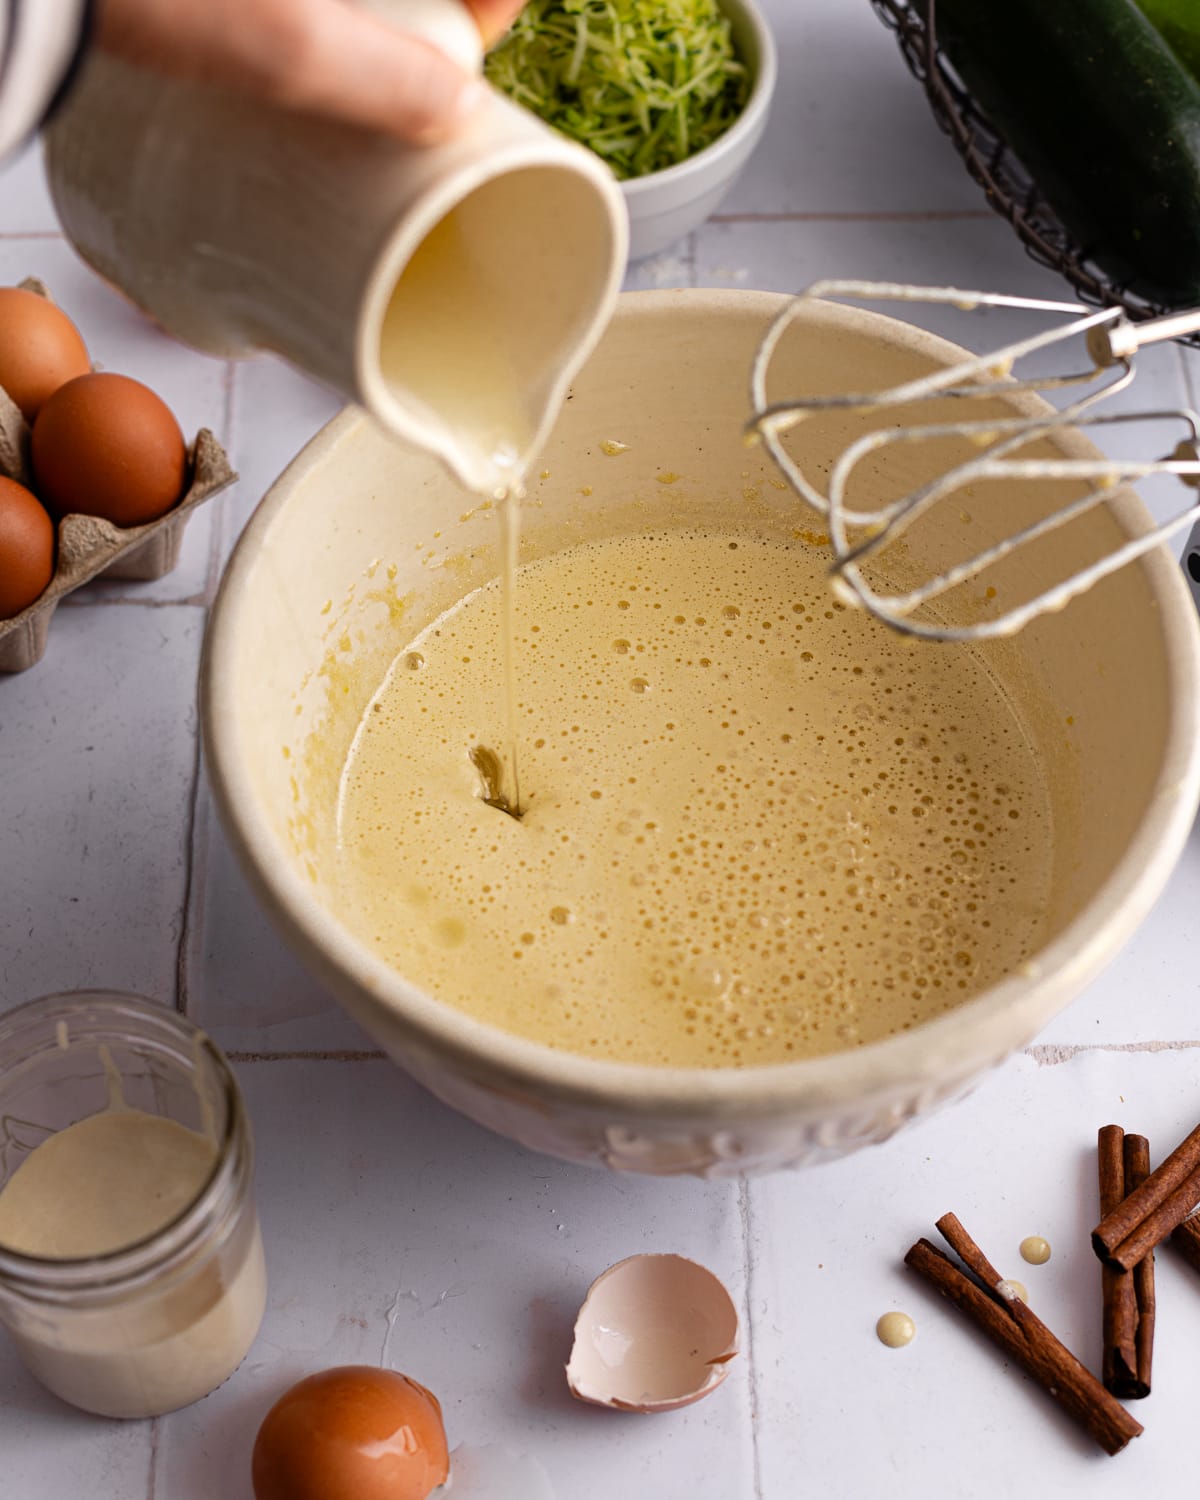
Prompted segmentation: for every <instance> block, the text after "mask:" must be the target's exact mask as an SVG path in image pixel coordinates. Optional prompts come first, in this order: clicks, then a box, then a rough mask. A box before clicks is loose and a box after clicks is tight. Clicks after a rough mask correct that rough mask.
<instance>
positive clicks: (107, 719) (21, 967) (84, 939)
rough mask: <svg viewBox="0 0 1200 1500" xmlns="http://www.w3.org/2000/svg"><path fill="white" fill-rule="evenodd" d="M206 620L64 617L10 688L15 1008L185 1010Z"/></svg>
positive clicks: (8, 809) (191, 616)
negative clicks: (181, 1003)
mask: <svg viewBox="0 0 1200 1500" xmlns="http://www.w3.org/2000/svg"><path fill="white" fill-rule="evenodd" d="M202 625H203V616H202V613H201V611H200V610H199V609H193V608H190V607H186V606H178V607H173V608H168V607H155V606H152V605H117V604H112V605H107V606H93V607H91V608H83V607H80V608H76V609H60V610H59V611H58V613H57V614H56V616H55V618H54V620H53V621H52V624H51V630H50V643H49V647H48V649H47V652H46V655H45V657H44V658H43V660H42V661H41V662H40V663H39V664H38V665H37V666H36V667H33V668H31V669H30V670H29V671H28V672H24V673H22V674H21V675H20V676H17V677H9V678H0V767H2V768H3V769H2V774H0V780H2V791H0V796H2V797H3V805H4V819H3V848H4V854H3V858H0V953H2V954H3V955H4V958H3V973H4V998H5V1001H6V1002H8V1003H12V1002H15V1001H18V1000H28V999H31V998H32V997H33V996H34V995H40V994H46V993H49V992H51V991H54V990H63V989H84V988H90V987H100V988H112V989H128V990H136V991H140V992H142V993H145V994H147V995H151V996H153V997H155V998H158V999H162V1000H168V1001H173V1000H174V996H175V970H176V959H177V948H178V943H179V938H180V934H181V931H182V923H183V909H184V901H185V897H186V892H187V882H188V829H189V821H190V817H191V795H192V786H193V781H194V778H195V761H196V710H195V701H194V699H195V674H196V666H197V663H198V661H199V653H200V633H201V628H202Z"/></svg>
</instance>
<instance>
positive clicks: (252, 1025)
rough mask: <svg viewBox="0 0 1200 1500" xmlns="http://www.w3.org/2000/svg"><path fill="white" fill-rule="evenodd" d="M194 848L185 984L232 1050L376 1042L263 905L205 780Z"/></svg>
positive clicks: (194, 1005)
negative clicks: (196, 874)
mask: <svg viewBox="0 0 1200 1500" xmlns="http://www.w3.org/2000/svg"><path fill="white" fill-rule="evenodd" d="M196 852H197V860H196V863H197V869H198V870H202V871H203V876H202V880H203V884H202V886H201V887H200V888H199V889H198V890H197V891H196V893H195V896H194V899H193V904H192V921H191V922H190V924H189V928H188V943H187V953H186V970H185V984H186V994H187V1008H188V1014H189V1015H190V1016H192V1017H193V1019H194V1020H195V1021H196V1022H197V1024H198V1025H200V1026H203V1027H204V1029H205V1031H207V1032H208V1033H209V1035H210V1036H211V1037H213V1039H214V1040H215V1041H216V1042H217V1044H218V1045H219V1046H221V1047H223V1048H225V1049H226V1050H227V1051H230V1052H253V1053H258V1052H291V1051H296V1050H309V1051H318V1052H325V1051H342V1050H346V1049H349V1050H355V1051H361V1050H363V1049H366V1050H370V1051H374V1050H376V1049H375V1043H374V1042H372V1041H371V1040H370V1038H368V1037H367V1036H365V1035H364V1033H363V1032H362V1031H360V1030H359V1028H358V1027H357V1026H356V1025H355V1023H354V1022H353V1021H352V1020H351V1019H350V1017H349V1016H347V1015H346V1014H345V1013H344V1012H343V1011H342V1010H341V1009H339V1007H338V1005H337V1003H336V1001H335V1000H334V999H333V997H332V996H331V995H330V994H329V993H328V992H327V991H326V990H325V989H324V987H323V986H322V985H321V984H320V983H319V982H318V981H317V980H316V979H315V978H314V977H313V976H312V975H311V974H310V973H309V972H308V971H307V970H306V969H305V968H304V966H303V965H302V964H301V963H300V961H299V960H298V959H297V958H295V957H294V956H293V955H292V953H291V952H290V951H289V950H288V949H287V948H286V947H285V946H284V944H283V941H282V939H281V938H280V937H279V936H278V935H277V933H276V932H275V929H274V928H273V927H272V926H271V924H270V923H269V922H268V921H267V918H266V917H265V916H264V915H263V913H262V911H261V910H260V909H259V907H258V904H257V902H256V901H255V899H254V897H253V895H252V894H251V892H250V890H249V889H248V887H247V885H246V882H245V881H244V879H243V878H242V874H241V871H240V870H239V869H238V866H237V862H236V860H235V859H234V857H233V851H232V850H231V849H230V847H229V844H228V841H227V840H226V838H225V835H224V833H223V832H222V831H221V825H220V823H219V821H218V819H217V816H216V811H215V809H214V807H213V805H212V802H211V800H210V798H209V795H208V791H207V787H206V786H205V785H204V784H203V782H202V784H201V794H200V798H199V799H198V802H197V808H196Z"/></svg>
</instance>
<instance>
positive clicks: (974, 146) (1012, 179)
mask: <svg viewBox="0 0 1200 1500" xmlns="http://www.w3.org/2000/svg"><path fill="white" fill-rule="evenodd" d="M1052 3H1053V0H1047V4H1052ZM871 4H872V5H873V6H874V8H875V11H876V13H877V14H878V16H879V18H880V20H882V21H883V23H884V25H885V26H888V27H890V28H891V30H892V31H894V32H895V33H896V40H897V41H898V42H899V44H900V51H901V53H902V54H903V56H904V61H905V62H906V63H907V64H908V67H909V69H910V71H911V72H912V74H913V76H914V77H915V78H917V79H918V80H919V81H920V83H921V84H922V85H923V87H924V89H925V94H926V97H927V98H928V100H929V104H930V108H931V109H932V110H933V116H934V119H935V120H936V121H937V123H938V124H939V125H940V126H941V128H942V129H943V130H944V131H945V132H946V134H947V135H948V136H949V137H950V139H951V140H952V141H953V142H954V145H955V147H956V148H957V150H958V153H959V155H960V156H961V157H962V159H963V161H965V162H966V164H967V171H968V172H970V174H971V176H972V177H973V178H974V179H975V181H976V182H977V183H978V184H979V185H980V187H981V188H982V189H983V191H984V193H985V195H986V197H987V200H988V202H989V203H990V204H991V206H992V207H993V208H994V209H995V210H996V212H997V213H998V214H1002V215H1003V217H1004V218H1006V219H1007V220H1008V222H1009V223H1010V224H1011V225H1012V227H1013V228H1014V229H1015V230H1016V232H1017V234H1018V236H1019V237H1020V239H1021V243H1022V244H1023V245H1024V246H1025V249H1026V250H1027V251H1028V252H1029V254H1030V255H1031V256H1032V258H1033V259H1034V260H1035V261H1037V262H1038V264H1039V265H1043V266H1047V267H1048V268H1049V269H1050V270H1051V271H1057V272H1058V273H1059V275H1060V276H1064V277H1066V279H1067V280H1068V281H1069V282H1070V283H1071V285H1072V286H1073V287H1074V288H1075V291H1076V293H1077V294H1078V296H1079V298H1080V300H1081V301H1083V302H1086V303H1089V304H1090V305H1091V306H1093V307H1118V306H1119V307H1123V308H1124V309H1125V311H1126V312H1127V313H1128V314H1129V316H1130V317H1131V318H1133V319H1135V320H1138V321H1140V320H1142V319H1144V318H1157V317H1161V316H1163V315H1164V314H1166V313H1168V312H1172V311H1175V310H1176V309H1173V308H1169V307H1166V306H1160V305H1158V304H1156V303H1153V302H1149V301H1147V300H1146V298H1144V297H1139V296H1138V295H1137V293H1136V292H1131V291H1130V290H1129V289H1128V288H1127V287H1123V286H1121V285H1120V284H1119V283H1117V282H1114V281H1112V280H1110V279H1109V278H1108V277H1107V276H1106V275H1105V274H1104V272H1103V271H1101V270H1100V269H1099V267H1098V266H1097V265H1096V264H1095V262H1094V261H1092V260H1091V259H1089V257H1088V256H1087V255H1085V254H1084V253H1083V251H1082V250H1081V249H1080V248H1079V246H1078V244H1077V243H1076V242H1075V241H1074V240H1073V239H1072V238H1071V236H1070V235H1069V234H1068V233H1067V231H1066V230H1065V229H1064V228H1063V226H1062V224H1061V223H1060V222H1059V220H1058V217H1057V215H1056V214H1055V212H1054V210H1053V208H1051V206H1050V205H1049V203H1047V202H1046V200H1045V198H1043V197H1042V195H1041V192H1040V191H1039V189H1038V186H1037V183H1036V182H1034V181H1033V179H1032V178H1031V177H1030V175H1029V173H1028V172H1027V171H1026V170H1025V168H1024V167H1023V166H1022V165H1021V163H1020V161H1018V159H1017V158H1016V156H1014V155H1013V153H1012V152H1011V151H1010V150H1009V148H1008V145H1007V144H1006V142H1005V140H1004V137H1003V136H1002V135H1001V134H1000V132H999V131H998V130H997V129H996V127H995V126H994V125H993V124H992V123H991V122H990V121H989V120H988V118H987V117H986V115H984V114H983V113H982V112H981V111H980V110H979V108H978V107H977V106H976V104H975V102H974V100H973V99H972V98H971V96H970V94H969V93H968V92H967V90H966V89H965V88H964V87H963V84H962V82H961V80H960V79H959V77H958V75H957V74H956V73H955V71H954V68H953V66H952V65H951V63H950V62H949V60H948V59H947V58H945V57H943V55H942V54H941V52H940V51H939V50H938V44H937V35H936V31H935V23H933V22H931V20H930V15H929V12H930V10H931V9H932V6H931V3H930V0H871ZM1179 342H1180V343H1185V344H1191V345H1192V346H1193V347H1194V348H1200V334H1189V335H1187V336H1186V337H1184V338H1182V339H1180V341H1179Z"/></svg>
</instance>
